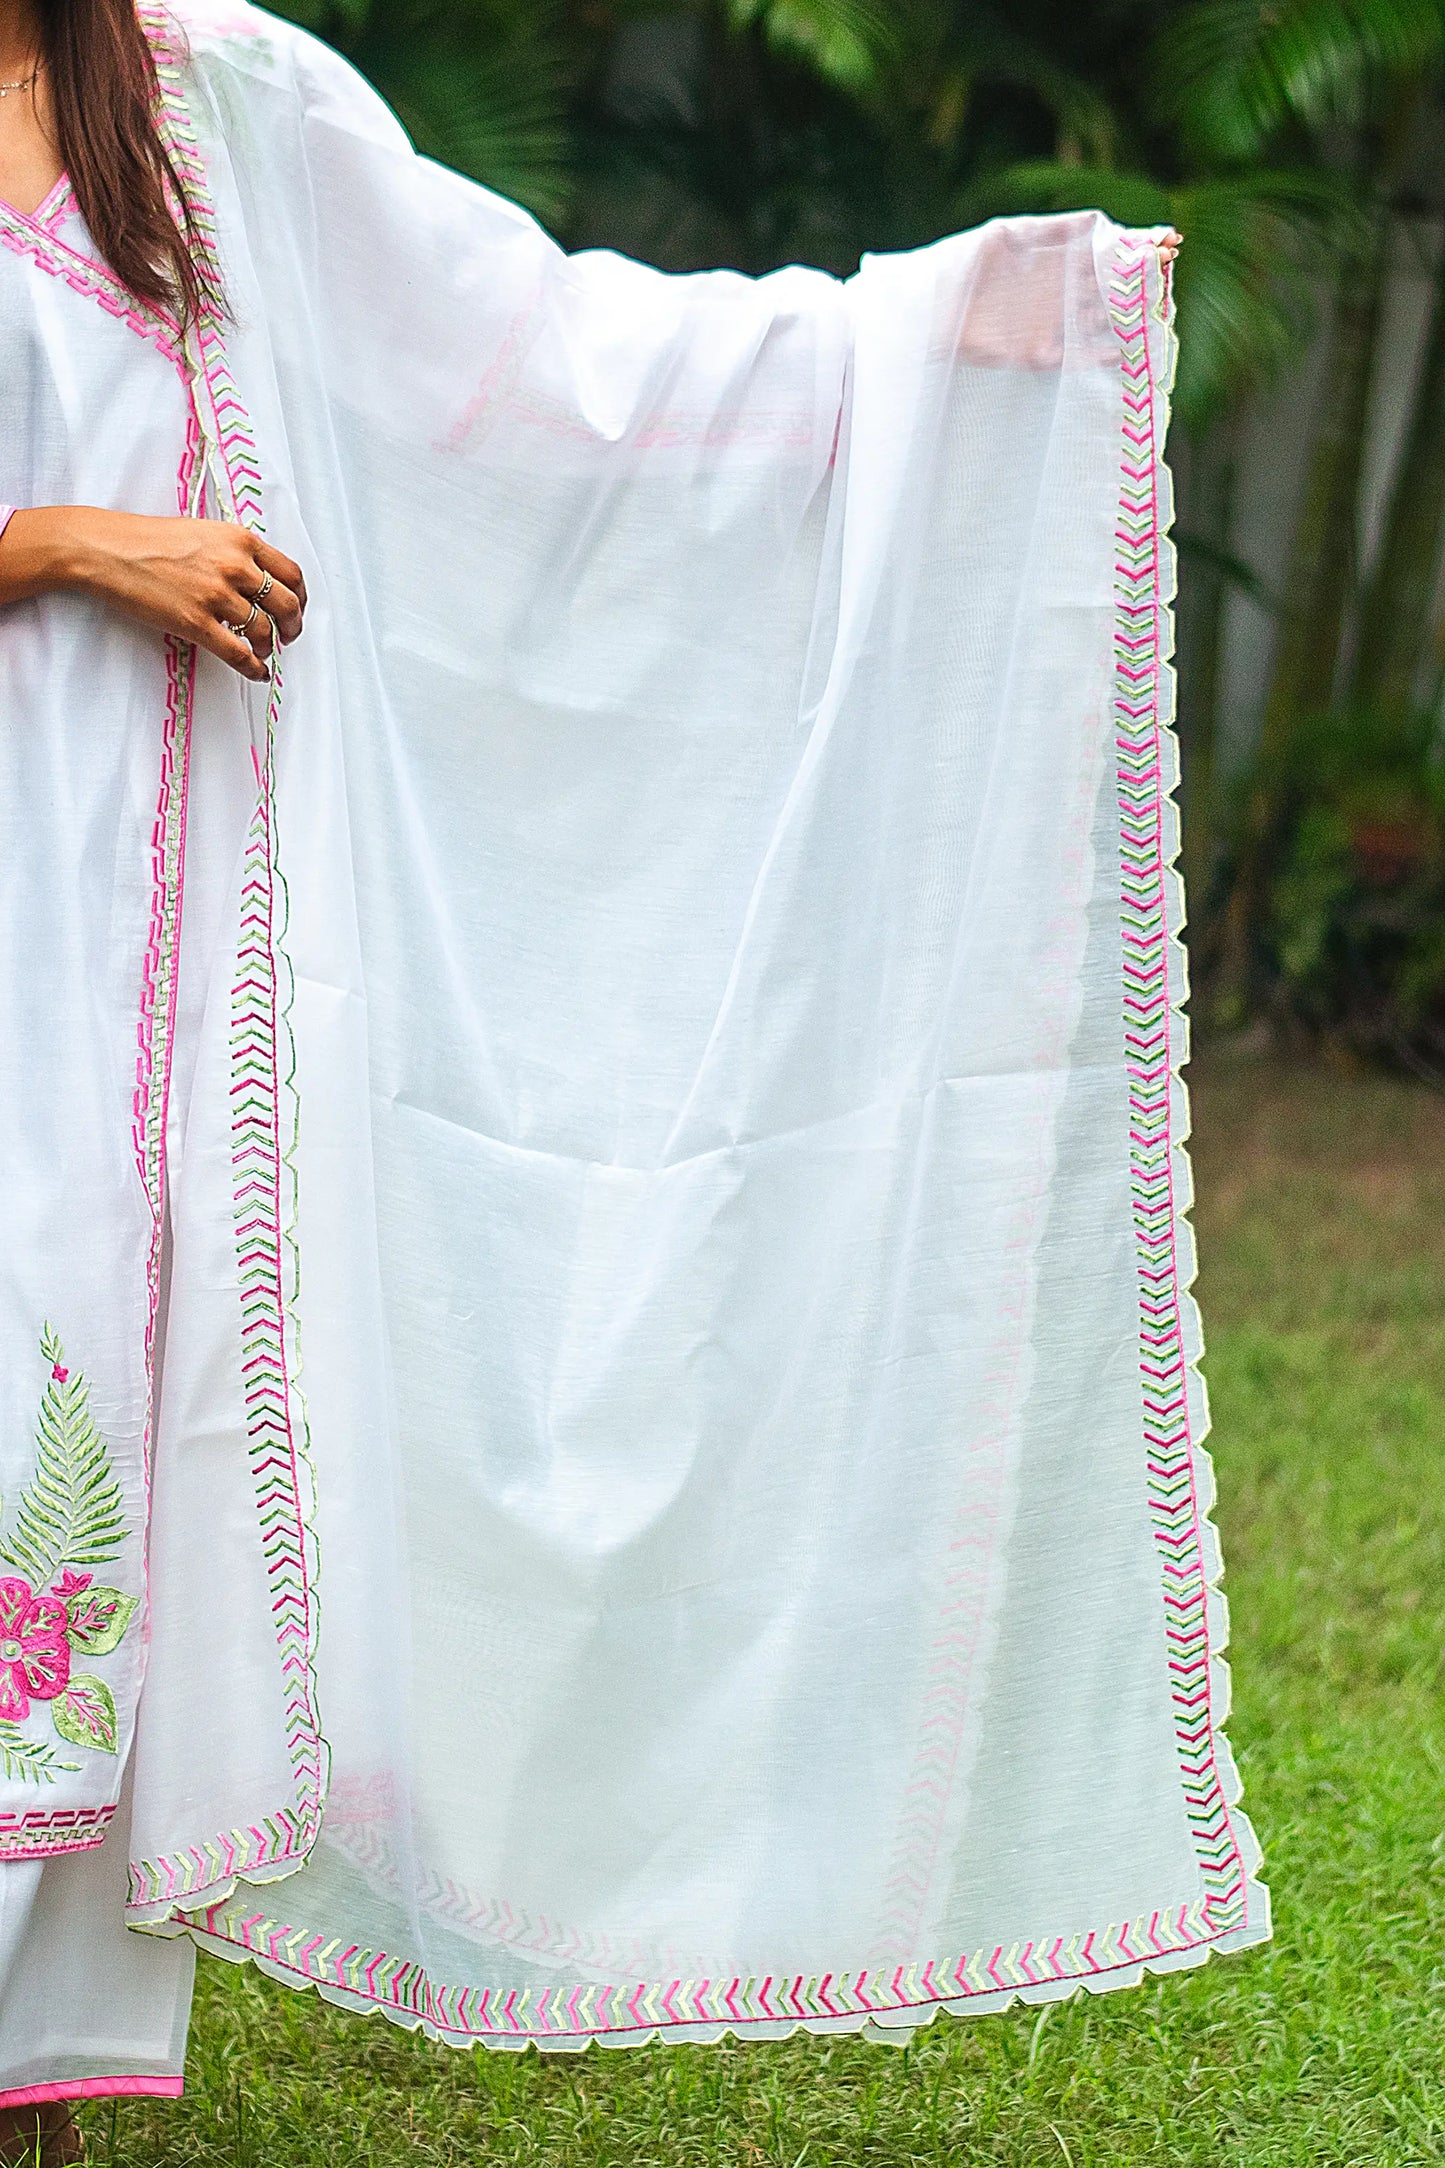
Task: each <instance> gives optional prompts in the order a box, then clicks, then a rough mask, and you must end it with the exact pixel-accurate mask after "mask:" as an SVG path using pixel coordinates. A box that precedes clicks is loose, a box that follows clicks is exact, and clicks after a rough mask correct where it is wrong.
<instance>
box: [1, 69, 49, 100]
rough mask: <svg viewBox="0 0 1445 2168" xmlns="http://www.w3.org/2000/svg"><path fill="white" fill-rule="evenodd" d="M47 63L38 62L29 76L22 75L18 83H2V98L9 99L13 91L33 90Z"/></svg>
mask: <svg viewBox="0 0 1445 2168" xmlns="http://www.w3.org/2000/svg"><path fill="white" fill-rule="evenodd" d="M44 65H45V63H44V61H43V60H37V61H36V63H35V65H34V67H33V68H32V69H31V70H30V73H29V74H28V75H22V76H21V78H20V80H19V82H18V83H0V98H8V97H9V95H10V93H11V91H12V90H33V89H34V88H35V84H36V81H37V79H38V77H39V74H40V71H41V69H42V68H43V67H44Z"/></svg>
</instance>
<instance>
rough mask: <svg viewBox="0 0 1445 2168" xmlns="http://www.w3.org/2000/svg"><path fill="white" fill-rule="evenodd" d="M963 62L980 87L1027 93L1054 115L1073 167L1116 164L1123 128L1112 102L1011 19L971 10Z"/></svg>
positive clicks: (962, 37) (961, 41) (963, 34)
mask: <svg viewBox="0 0 1445 2168" xmlns="http://www.w3.org/2000/svg"><path fill="white" fill-rule="evenodd" d="M958 58H959V62H960V63H961V65H962V67H963V69H964V70H965V71H966V73H967V75H968V77H969V78H970V79H971V80H972V82H973V83H975V84H976V85H979V86H986V87H988V88H991V89H1003V90H1021V91H1026V92H1027V93H1028V94H1029V96H1030V97H1032V98H1033V99H1035V100H1036V101H1037V102H1038V104H1039V105H1041V106H1042V107H1043V108H1044V110H1045V112H1047V113H1051V114H1052V115H1053V117H1054V122H1055V125H1056V127H1057V131H1058V138H1059V144H1060V147H1061V148H1063V147H1064V146H1067V147H1068V149H1069V152H1070V154H1071V156H1070V162H1077V163H1079V164H1081V165H1088V166H1092V167H1100V166H1112V165H1113V164H1114V163H1115V161H1116V160H1117V158H1118V155H1119V123H1118V118H1117V115H1116V114H1115V111H1114V108H1113V106H1112V105H1111V104H1110V102H1109V100H1108V98H1107V97H1106V96H1105V95H1104V93H1103V92H1102V91H1101V90H1099V89H1098V88H1097V87H1096V86H1095V85H1094V84H1093V83H1091V82H1090V81H1089V80H1088V78H1087V77H1086V76H1084V75H1081V74H1080V73H1079V72H1078V70H1077V69H1074V68H1071V67H1069V66H1067V65H1066V64H1065V62H1064V61H1063V60H1061V59H1060V58H1059V56H1058V55H1057V54H1056V53H1053V52H1051V51H1050V50H1049V48H1048V47H1047V46H1046V45H1044V44H1042V43H1040V42H1039V40H1037V39H1036V38H1031V37H1029V36H1027V35H1026V34H1025V33H1024V32H1022V31H1020V30H1019V29H1018V28H1017V27H1016V25H1015V24H1014V23H1013V22H1012V21H1010V20H1009V19H1008V18H1007V17H1005V16H1002V15H996V14H994V13H993V12H992V11H990V10H983V9H979V8H973V9H970V10H969V12H968V14H967V15H966V16H965V17H964V19H963V22H962V24H961V27H960V31H959V34H958ZM1061 162H1062V161H1061Z"/></svg>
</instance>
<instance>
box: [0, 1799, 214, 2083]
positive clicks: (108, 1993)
mask: <svg viewBox="0 0 1445 2168" xmlns="http://www.w3.org/2000/svg"><path fill="white" fill-rule="evenodd" d="M129 1834H130V1798H129V1792H128V1791H127V1793H126V1795H125V1796H124V1797H123V1798H122V1800H121V1805H120V1809H119V1812H118V1813H117V1814H116V1817H115V1820H114V1821H113V1822H112V1824H111V1827H110V1834H109V1835H108V1837H107V1838H106V1841H105V1843H104V1844H103V1845H101V1846H99V1847H98V1849H96V1850H95V1851H92V1852H73V1853H68V1854H65V1855H63V1856H62V1857H60V1858H58V1859H47V1860H27V1861H24V1862H23V1863H19V1862H17V1863H8V1862H7V1863H5V1864H0V2108H7V2107H27V2106H29V2105H31V2104H32V2103H38V2102H41V2101H46V2100H80V2099H85V2098H88V2097H91V2096H95V2095H100V2096H104V2095H108V2094H114V2093H162V2094H166V2093H170V2094H174V2093H179V2091H180V2090H181V2075H182V2070H183V2068H184V2064H185V2056H186V2028H187V2025H188V2024H189V2022H190V2014H191V1984H192V1980H193V1978H194V1975H195V1963H196V1953H195V1950H194V1948H193V1947H192V1944H191V1942H190V1939H189V1937H182V1938H181V1939H180V1940H179V1941H170V1940H168V1939H162V1938H160V1937H158V1936H156V1935H141V1934H135V1933H133V1932H131V1931H130V1930H129V1929H128V1928H127V1927H126V1926H125V1924H124V1913H123V1911H122V1907H123V1905H124V1903H125V1896H126V1854H127V1851H128V1845H127V1838H128V1836H129Z"/></svg>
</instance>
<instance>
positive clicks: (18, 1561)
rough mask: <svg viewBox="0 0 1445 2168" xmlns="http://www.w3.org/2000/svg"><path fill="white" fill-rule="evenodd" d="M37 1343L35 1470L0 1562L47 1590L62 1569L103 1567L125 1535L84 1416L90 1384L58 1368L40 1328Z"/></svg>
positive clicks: (50, 1339) (55, 1350)
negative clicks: (41, 1388) (39, 1384)
mask: <svg viewBox="0 0 1445 2168" xmlns="http://www.w3.org/2000/svg"><path fill="white" fill-rule="evenodd" d="M40 1346H41V1352H42V1354H43V1355H44V1357H45V1360H46V1362H47V1363H49V1364H50V1365H51V1375H50V1377H49V1379H48V1380H47V1381H46V1386H45V1392H44V1396H43V1398H42V1400H41V1403H40V1418H39V1423H38V1426H37V1431H36V1440H35V1447H36V1452H35V1473H34V1475H33V1476H32V1477H31V1479H30V1481H29V1483H28V1484H27V1485H26V1486H25V1489H24V1490H23V1491H22V1492H21V1494H20V1502H19V1505H18V1507H17V1508H16V1513H15V1519H14V1522H13V1524H12V1525H11V1527H10V1528H9V1529H8V1530H7V1532H6V1534H5V1536H4V1538H3V1539H0V1559H3V1560H4V1561H5V1563H6V1564H7V1565H9V1566H13V1567H14V1569H15V1571H16V1572H17V1573H20V1574H23V1575H24V1576H25V1578H26V1580H28V1581H29V1583H30V1585H31V1587H32V1588H34V1589H44V1588H48V1587H49V1586H50V1583H51V1582H52V1581H53V1580H54V1579H55V1577H56V1575H57V1574H58V1573H60V1572H61V1571H62V1569H63V1568H65V1567H67V1566H68V1567H71V1568H74V1569H84V1568H88V1567H91V1566H98V1565H101V1564H103V1563H104V1562H105V1561H106V1560H107V1559H111V1558H114V1557H115V1555H116V1553H117V1552H118V1551H119V1549H120V1547H121V1544H122V1543H123V1542H124V1540H125V1518H124V1512H123V1507H122V1500H121V1491H120V1484H119V1483H118V1482H117V1480H116V1477H115V1474H114V1471H113V1470H112V1468H111V1463H110V1452H109V1448H108V1447H107V1445H106V1442H105V1440H104V1438H102V1436H101V1435H100V1432H99V1431H98V1430H97V1429H96V1427H95V1424H94V1422H93V1421H92V1419H91V1413H90V1389H89V1387H88V1386H87V1384H86V1382H85V1379H84V1378H83V1377H82V1376H81V1374H80V1372H79V1371H78V1370H71V1371H67V1370H66V1365H65V1350H64V1348H63V1347H62V1346H61V1344H60V1342H59V1340H58V1339H57V1338H56V1336H55V1334H54V1333H53V1332H52V1331H51V1329H50V1327H49V1326H48V1325H47V1326H46V1327H45V1330H44V1333H43V1334H42V1336H41V1342H40Z"/></svg>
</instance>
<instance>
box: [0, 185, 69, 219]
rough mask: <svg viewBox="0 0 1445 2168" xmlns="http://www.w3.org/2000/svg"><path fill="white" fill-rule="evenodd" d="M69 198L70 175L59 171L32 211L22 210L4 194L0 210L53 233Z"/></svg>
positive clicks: (0, 199)
mask: <svg viewBox="0 0 1445 2168" xmlns="http://www.w3.org/2000/svg"><path fill="white" fill-rule="evenodd" d="M70 200H71V189H70V175H69V174H68V173H61V174H59V175H58V176H57V177H56V179H55V180H54V181H53V182H52V183H51V185H50V187H49V188H47V189H46V191H45V194H44V195H43V196H42V197H41V199H40V201H39V202H38V203H37V204H36V206H35V209H34V210H33V211H22V210H21V208H20V206H19V204H18V203H11V202H10V201H9V200H8V199H7V198H6V197H4V196H0V211H5V212H8V214H9V215H10V217H11V218H19V219H23V220H24V221H25V224H26V225H27V226H38V227H39V228H40V230H41V231H42V233H49V234H53V233H54V231H55V225H56V221H57V219H58V217H59V214H60V212H61V211H62V210H63V209H64V210H68V209H69V207H70Z"/></svg>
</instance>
